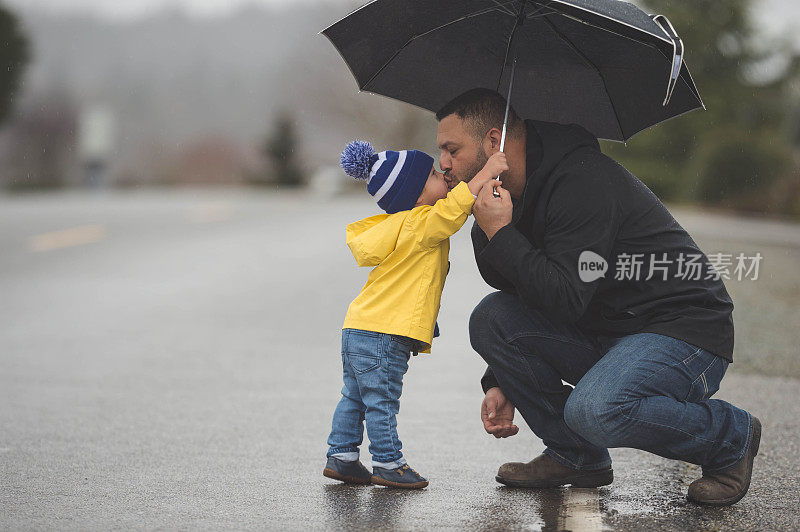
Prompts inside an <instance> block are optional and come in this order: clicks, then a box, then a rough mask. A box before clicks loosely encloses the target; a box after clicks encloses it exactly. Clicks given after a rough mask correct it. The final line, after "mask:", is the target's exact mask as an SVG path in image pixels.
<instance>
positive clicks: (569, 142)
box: [514, 120, 600, 217]
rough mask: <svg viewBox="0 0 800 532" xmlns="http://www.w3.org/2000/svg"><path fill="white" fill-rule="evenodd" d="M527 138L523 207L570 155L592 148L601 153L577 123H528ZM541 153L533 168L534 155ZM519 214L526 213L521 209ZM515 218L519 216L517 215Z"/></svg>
mask: <svg viewBox="0 0 800 532" xmlns="http://www.w3.org/2000/svg"><path fill="white" fill-rule="evenodd" d="M525 127H526V129H527V139H526V147H525V149H526V152H527V153H526V157H527V160H526V167H527V169H526V171H527V174H528V176H527V180H526V182H525V189H524V193H523V196H522V197H523V198H524V199H525V201H524V205H530V204H531V203H532V202H533V201H535V199H536V198H538V197H539V192H540V191H541V189H542V187H544V185H545V183H547V181H548V180H549V179H550V178H551V174H552V172H553V170H554V169H555V168H556V166H558V164H559V163H560V162H561V161H562V160H563V159H565V158H566V157H567V156H568V155H569V154H571V153H572V152H573V151H575V150H577V149H578V148H584V147H588V148H593V149H595V150H597V151H600V143H599V142H597V137H595V136H594V135H592V134H591V133H590V132H589V131H587V130H586V129H585V128H584V127H582V126H579V125H577V124H557V123H555V122H544V121H541V120H525ZM532 153H538V154H539V164H538V166H536V167H535V168H532V167H531V166H532V165H531V163H532V162H534V161H535V159H534V160H532V158H531V154H532ZM520 207H523V206H522V205H521V206H520ZM519 210H520V212H521V211H522V210H523V209H522V208H520V209H519ZM514 214H515V217H516V216H517V213H514Z"/></svg>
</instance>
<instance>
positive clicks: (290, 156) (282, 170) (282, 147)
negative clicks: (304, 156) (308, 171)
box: [264, 113, 303, 186]
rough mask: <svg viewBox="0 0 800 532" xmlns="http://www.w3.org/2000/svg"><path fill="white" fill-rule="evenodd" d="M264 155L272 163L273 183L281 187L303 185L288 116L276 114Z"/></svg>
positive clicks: (293, 133) (291, 126)
mask: <svg viewBox="0 0 800 532" xmlns="http://www.w3.org/2000/svg"><path fill="white" fill-rule="evenodd" d="M264 153H265V154H266V155H267V157H268V158H269V160H270V162H271V163H272V169H273V172H274V179H273V180H274V182H275V183H277V184H278V185H282V186H300V185H302V184H303V172H302V169H301V168H300V164H299V163H298V161H297V135H296V133H295V128H294V123H293V122H292V120H291V118H290V117H289V115H288V114H286V113H280V114H278V116H277V118H276V119H275V122H274V125H273V128H272V132H271V133H270V135H269V138H268V139H267V142H266V144H265V146H264Z"/></svg>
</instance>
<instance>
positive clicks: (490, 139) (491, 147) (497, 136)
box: [483, 127, 503, 156]
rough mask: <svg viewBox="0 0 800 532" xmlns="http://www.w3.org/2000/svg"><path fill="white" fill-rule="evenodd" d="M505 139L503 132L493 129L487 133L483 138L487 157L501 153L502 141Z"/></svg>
mask: <svg viewBox="0 0 800 532" xmlns="http://www.w3.org/2000/svg"><path fill="white" fill-rule="evenodd" d="M502 138H503V132H502V131H500V130H499V129H497V128H496V127H493V128H492V129H490V130H489V131H487V132H486V135H484V136H483V151H484V152H485V153H486V155H487V156H492V155H494V154H495V153H497V152H499V151H500V141H501V140H502Z"/></svg>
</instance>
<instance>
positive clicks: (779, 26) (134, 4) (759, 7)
mask: <svg viewBox="0 0 800 532" xmlns="http://www.w3.org/2000/svg"><path fill="white" fill-rule="evenodd" d="M680 1H684V0H680ZM299 2H304V3H319V2H325V3H334V4H335V3H339V4H342V6H343V7H344V10H345V12H346V11H349V9H350V8H351V7H352V6H353V5H359V4H360V3H363V2H357V1H355V0H0V3H7V4H9V5H12V6H14V5H15V6H20V7H22V6H28V7H34V8H45V9H47V10H56V11H82V12H87V11H88V12H92V13H97V14H100V15H103V16H107V17H110V18H122V19H125V18H130V17H138V16H142V15H147V14H150V13H152V12H154V11H159V10H163V9H169V8H176V7H177V8H181V9H182V10H185V11H186V12H188V13H192V14H194V15H198V16H214V15H221V14H225V13H228V12H230V11H232V10H236V9H240V8H242V7H243V6H247V5H267V6H282V7H289V6H291V5H292V4H297V3H299ZM634 3H635V1H634ZM753 5H754V6H755V8H756V13H757V16H758V20H759V23H760V24H761V26H762V27H763V28H765V29H767V30H768V31H769V32H774V33H783V34H786V33H790V32H791V33H794V34H798V33H800V1H798V0H754V1H753Z"/></svg>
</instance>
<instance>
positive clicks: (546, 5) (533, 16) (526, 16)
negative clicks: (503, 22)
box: [525, 2, 558, 19]
mask: <svg viewBox="0 0 800 532" xmlns="http://www.w3.org/2000/svg"><path fill="white" fill-rule="evenodd" d="M534 5H537V6H539V9H536V10H535V11H531V12H530V13H528V14H526V15H525V18H526V19H529V18H537V17H536V14H537V13H541V11H542V10H543V9H550V11H549V12H547V13H542V14H541V15H539V17H543V16H545V15H553V14H555V13H558V11H556V10H555V9H553V8H551V7H550V2H548V3H547V4H543V3H541V2H534Z"/></svg>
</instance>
